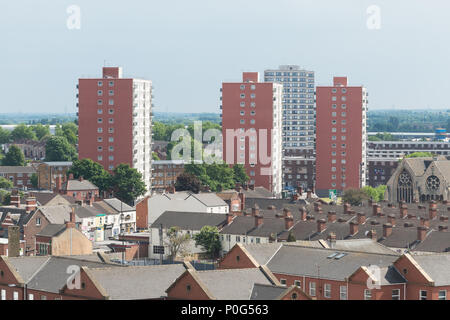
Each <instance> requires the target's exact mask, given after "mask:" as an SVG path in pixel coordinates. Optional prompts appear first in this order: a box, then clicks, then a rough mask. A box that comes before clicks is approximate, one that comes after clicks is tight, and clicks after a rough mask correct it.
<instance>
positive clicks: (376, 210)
mask: <svg viewBox="0 0 450 320" xmlns="http://www.w3.org/2000/svg"><path fill="white" fill-rule="evenodd" d="M380 214H381V206H380V205H379V204H378V203H375V204H373V206H372V215H374V216H379V215H380Z"/></svg>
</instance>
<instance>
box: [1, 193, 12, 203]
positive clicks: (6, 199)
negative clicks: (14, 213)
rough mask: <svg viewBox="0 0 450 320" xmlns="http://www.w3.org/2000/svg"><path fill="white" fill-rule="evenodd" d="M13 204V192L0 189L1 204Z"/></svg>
mask: <svg viewBox="0 0 450 320" xmlns="http://www.w3.org/2000/svg"><path fill="white" fill-rule="evenodd" d="M10 204H11V192H8V191H6V190H1V189H0V205H2V206H9V205H10Z"/></svg>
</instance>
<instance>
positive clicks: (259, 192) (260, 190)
mask: <svg viewBox="0 0 450 320" xmlns="http://www.w3.org/2000/svg"><path fill="white" fill-rule="evenodd" d="M231 191H236V190H225V191H222V192H231ZM242 192H243V193H244V195H245V197H246V198H274V195H273V193H272V192H270V191H269V190H267V189H266V188H264V187H255V188H254V190H251V189H250V188H248V189H247V190H245V189H244V188H243V189H242Z"/></svg>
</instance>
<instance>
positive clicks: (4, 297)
mask: <svg viewBox="0 0 450 320" xmlns="http://www.w3.org/2000/svg"><path fill="white" fill-rule="evenodd" d="M2 300H6V290H5V289H2Z"/></svg>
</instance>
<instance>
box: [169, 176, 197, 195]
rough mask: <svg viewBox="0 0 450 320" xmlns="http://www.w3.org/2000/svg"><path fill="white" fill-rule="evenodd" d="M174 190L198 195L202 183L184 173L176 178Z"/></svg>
mask: <svg viewBox="0 0 450 320" xmlns="http://www.w3.org/2000/svg"><path fill="white" fill-rule="evenodd" d="M175 189H176V190H177V191H191V192H194V193H199V192H200V190H201V189H202V183H201V181H200V180H199V179H198V178H197V177H196V176H195V175H193V174H191V173H187V172H184V173H182V174H180V175H179V176H178V177H177V181H176V182H175Z"/></svg>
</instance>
